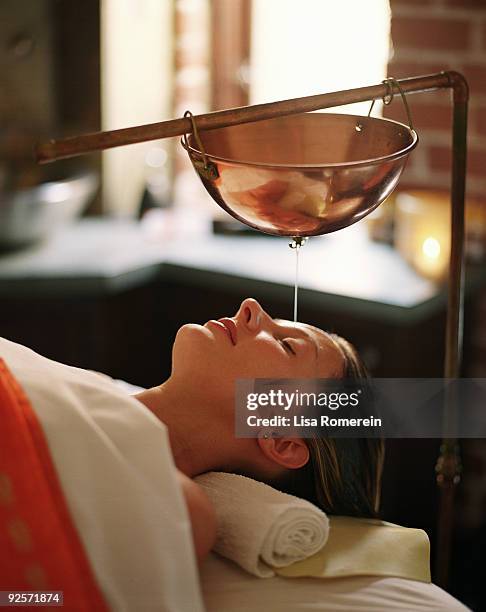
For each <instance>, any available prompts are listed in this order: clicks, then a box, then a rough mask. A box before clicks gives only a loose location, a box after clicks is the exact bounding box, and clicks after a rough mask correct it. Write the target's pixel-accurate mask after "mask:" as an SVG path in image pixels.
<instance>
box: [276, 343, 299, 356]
mask: <svg viewBox="0 0 486 612" xmlns="http://www.w3.org/2000/svg"><path fill="white" fill-rule="evenodd" d="M280 344H281V345H282V346H283V347H284V348H285V350H286V351H287V353H290V354H292V355H296V354H297V353H296V352H295V350H294V349H293V348H292V345H291V344H290V342H289V341H288V340H280Z"/></svg>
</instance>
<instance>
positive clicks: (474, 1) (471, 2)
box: [442, 0, 484, 11]
mask: <svg viewBox="0 0 486 612" xmlns="http://www.w3.org/2000/svg"><path fill="white" fill-rule="evenodd" d="M442 2H443V5H444V6H446V7H449V6H450V7H451V8H464V9H479V10H483V11H484V0H442Z"/></svg>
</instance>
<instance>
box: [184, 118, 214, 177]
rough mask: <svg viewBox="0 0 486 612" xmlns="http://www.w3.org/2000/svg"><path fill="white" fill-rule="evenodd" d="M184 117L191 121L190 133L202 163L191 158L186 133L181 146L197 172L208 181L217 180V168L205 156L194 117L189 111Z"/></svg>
mask: <svg viewBox="0 0 486 612" xmlns="http://www.w3.org/2000/svg"><path fill="white" fill-rule="evenodd" d="M184 117H189V119H190V120H191V124H192V133H193V134H194V138H195V140H196V144H197V146H198V150H199V152H200V153H201V156H202V158H203V161H202V163H201V162H200V161H199V160H197V159H193V157H192V156H191V154H190V152H189V143H188V141H187V133H184V134H183V136H182V141H183V142H182V146H183V147H184V149H186V151H187V152H188V153H189V157H191V160H192V163H193V164H194V165H195V166H196V167H197V169H198V171H199V172H201V173H203V174H204V175H205V176H206V177H207V178H209V179H212V180H214V179H217V178H218V176H219V172H218V168H217V166H216V165H215V164H213V163H212V162H210V161H209V160H208V156H207V155H206V151H205V149H204V145H203V143H202V140H201V138H200V137H199V132H198V130H197V126H196V120H195V119H194V115H193V114H192V113H191V111H189V110H187V111H186V112H185V113H184Z"/></svg>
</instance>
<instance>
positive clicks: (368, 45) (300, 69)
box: [250, 0, 390, 115]
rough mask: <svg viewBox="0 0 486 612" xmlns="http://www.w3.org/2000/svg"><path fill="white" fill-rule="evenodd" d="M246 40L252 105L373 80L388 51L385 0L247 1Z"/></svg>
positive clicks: (361, 108) (361, 109)
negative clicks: (248, 25)
mask: <svg viewBox="0 0 486 612" xmlns="http://www.w3.org/2000/svg"><path fill="white" fill-rule="evenodd" d="M251 42H252V44H251V60H252V61H251V70H250V99H251V103H252V104H257V103H260V102H269V101H272V100H284V99H287V98H296V97H299V96H307V95H313V94H319V93H325V92H329V91H338V90H341V89H350V88H352V87H361V86H365V85H370V84H372V83H379V82H380V81H381V80H382V79H384V78H385V77H386V76H387V64H388V59H389V55H390V48H389V45H390V6H389V0H373V1H372V2H363V0H340V1H339V2H323V0H299V1H298V2H292V1H291V0H253V3H252V41H251ZM369 107H370V104H369V102H365V103H361V104H357V105H355V104H353V105H348V106H345V107H339V108H332V109H330V112H345V113H356V114H366V113H367V112H368V109H369ZM379 113H380V109H379V104H376V105H375V109H374V111H373V114H376V115H378V114H379Z"/></svg>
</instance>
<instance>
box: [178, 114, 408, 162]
mask: <svg viewBox="0 0 486 612" xmlns="http://www.w3.org/2000/svg"><path fill="white" fill-rule="evenodd" d="M305 115H314V116H318V115H324V116H331V117H352V118H353V119H361V120H362V119H364V120H366V121H368V122H371V123H374V122H380V123H382V122H384V123H389V124H394V125H396V126H400V127H401V128H404V129H405V130H406V131H407V132H408V133H409V134H410V136H411V138H412V141H411V142H410V143H409V144H408V145H407V146H406V147H404V148H403V149H399V150H398V151H395V152H394V153H390V154H389V155H382V156H381V157H373V158H370V159H364V160H361V159H360V160H357V161H349V162H332V163H326V164H270V163H266V162H252V161H245V160H240V159H231V158H227V157H221V156H218V155H213V154H211V153H207V152H206V153H205V154H206V157H207V159H209V160H210V161H216V162H223V163H226V164H231V165H234V166H250V167H252V168H264V169H276V170H282V169H285V170H302V169H316V170H318V169H319V170H324V169H326V168H330V169H336V168H359V167H362V166H372V165H377V164H381V163H383V162H385V161H394V160H397V159H400V158H401V157H405V156H407V155H409V154H410V153H411V152H412V151H413V149H414V148H415V147H416V146H417V144H418V140H419V138H418V134H417V132H416V131H415V130H414V129H413V128H411V127H409V126H408V125H405V124H404V123H401V122H400V121H394V120H393V119H387V118H382V117H368V116H366V115H351V114H346V113H314V112H311V113H296V114H295V115H287V116H288V117H293V116H305ZM281 118H283V117H276V118H275V119H281ZM263 121H269V120H268V119H266V120H265V119H264V120H263ZM270 121H271V119H270ZM249 123H250V122H249ZM251 123H258V122H257V121H252V122H251ZM236 125H244V124H236ZM231 127H236V126H228V127H226V128H215V129H230V128H231ZM203 131H204V130H203ZM206 131H212V130H206ZM193 138H194V134H193V133H191V134H189V135H188V140H187V145H186V143H185V142H184V139H183V138H182V139H181V144H182V146H183V148H184V149H186V151H187V153H188V155H189V157H191V159H192V157H193V156H197V157H198V158H199V159H202V158H203V154H202V152H201V151H200V149H197V148H196V147H194V146H193V145H192V144H191V143H190V139H193Z"/></svg>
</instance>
